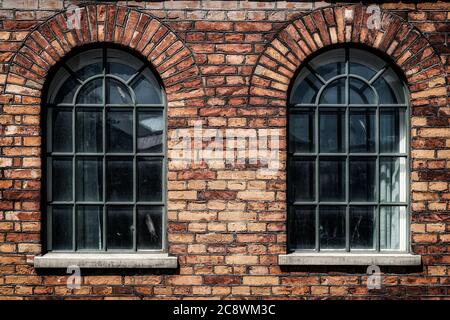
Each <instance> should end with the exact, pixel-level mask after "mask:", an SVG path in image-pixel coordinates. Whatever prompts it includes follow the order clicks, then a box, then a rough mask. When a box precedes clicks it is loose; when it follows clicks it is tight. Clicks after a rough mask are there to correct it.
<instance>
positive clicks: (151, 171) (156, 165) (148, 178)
mask: <svg viewBox="0 0 450 320" xmlns="http://www.w3.org/2000/svg"><path fill="white" fill-rule="evenodd" d="M162 169H163V161H162V159H160V158H153V159H152V158H141V159H139V160H138V185H139V187H138V188H139V200H140V201H162Z"/></svg>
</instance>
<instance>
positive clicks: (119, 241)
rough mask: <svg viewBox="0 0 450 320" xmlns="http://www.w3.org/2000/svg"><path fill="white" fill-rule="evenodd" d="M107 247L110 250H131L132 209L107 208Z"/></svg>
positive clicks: (124, 207) (127, 207) (132, 231)
mask: <svg viewBox="0 0 450 320" xmlns="http://www.w3.org/2000/svg"><path fill="white" fill-rule="evenodd" d="M107 215H108V224H107V226H106V230H107V239H108V240H107V247H108V250H110V249H113V250H114V249H122V250H127V249H133V233H134V227H133V207H129V206H110V207H108V213H107Z"/></svg>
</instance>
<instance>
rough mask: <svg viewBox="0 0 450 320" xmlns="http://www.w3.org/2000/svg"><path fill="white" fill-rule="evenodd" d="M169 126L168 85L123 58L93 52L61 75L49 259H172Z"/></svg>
mask: <svg viewBox="0 0 450 320" xmlns="http://www.w3.org/2000/svg"><path fill="white" fill-rule="evenodd" d="M165 117H166V109H165V96H164V93H163V89H162V86H161V85H160V84H159V82H158V81H157V79H156V77H155V76H154V74H153V72H152V71H151V69H150V68H149V67H148V66H147V64H146V63H144V62H143V61H141V60H140V59H138V58H136V57H134V56H132V55H130V54H128V53H126V52H124V51H122V50H118V49H115V48H106V47H102V48H96V49H91V50H86V51H83V52H82V53H80V54H78V55H76V56H74V57H72V58H71V59H69V60H67V61H66V62H65V63H64V64H63V65H62V66H61V67H60V68H59V69H58V71H57V72H56V74H55V76H54V78H53V81H52V82H51V83H50V86H49V91H48V95H47V137H48V139H46V140H47V146H46V161H47V169H46V170H47V181H48V183H47V240H48V241H47V246H48V250H49V251H64V252H65V251H71V252H72V251H82V252H90V251H93V252H105V251H108V252H112V251H120V252H135V251H157V252H160V251H164V249H165V247H166V215H165V184H166V182H165V175H166V174H165V172H166V169H165V168H166V157H165V153H166V146H165V135H166V125H165ZM86 126H87V127H89V128H86Z"/></svg>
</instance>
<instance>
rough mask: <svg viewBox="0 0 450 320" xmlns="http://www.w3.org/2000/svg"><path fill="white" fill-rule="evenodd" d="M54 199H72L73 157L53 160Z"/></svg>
mask: <svg viewBox="0 0 450 320" xmlns="http://www.w3.org/2000/svg"><path fill="white" fill-rule="evenodd" d="M51 181H52V200H53V201H71V200H72V190H73V189H72V158H53V160H52V180H51Z"/></svg>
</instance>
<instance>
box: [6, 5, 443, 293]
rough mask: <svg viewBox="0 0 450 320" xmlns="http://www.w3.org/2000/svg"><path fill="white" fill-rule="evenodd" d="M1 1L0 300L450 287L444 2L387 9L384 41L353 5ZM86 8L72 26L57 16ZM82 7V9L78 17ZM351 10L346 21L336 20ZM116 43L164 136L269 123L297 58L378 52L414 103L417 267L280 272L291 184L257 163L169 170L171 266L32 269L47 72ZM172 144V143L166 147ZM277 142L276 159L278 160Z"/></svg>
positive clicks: (278, 119) (277, 121)
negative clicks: (370, 276) (85, 50)
mask: <svg viewBox="0 0 450 320" xmlns="http://www.w3.org/2000/svg"><path fill="white" fill-rule="evenodd" d="M99 2H101V1H97V2H96V3H97V4H92V3H89V2H86V1H64V2H63V1H59V0H0V125H1V128H0V296H1V297H0V298H10V299H23V298H38V297H41V298H45V297H49V296H60V297H66V298H86V297H89V298H100V299H103V298H127V299H151V298H164V297H166V298H186V297H198V298H202V297H203V298H204V297H219V298H229V297H234V298H240V297H252V298H280V299H287V298H304V297H306V298H313V299H314V298H324V297H328V298H352V299H379V298H405V297H408V298H414V297H425V296H427V297H435V298H439V297H446V296H448V295H449V293H450V292H449V291H450V277H449V273H450V252H449V249H450V207H449V201H450V191H449V181H450V170H449V169H450V161H449V159H450V129H449V117H450V107H449V102H450V100H449V98H448V92H449V76H448V72H449V70H450V67H449V60H450V49H449V47H448V36H449V32H450V24H449V20H450V4H449V3H446V2H433V3H418V4H414V3H399V2H386V3H384V4H382V5H381V8H382V24H381V29H380V30H379V31H373V30H368V29H367V28H366V27H365V25H366V23H365V22H366V21H367V19H368V13H367V12H366V7H362V6H360V5H358V4H347V5H341V4H328V3H326V2H304V1H299V2H290V1H273V2H263V1H165V2H161V1H152V2H150V1H119V2H114V3H112V2H109V3H108V2H101V3H99ZM70 3H76V4H78V5H83V11H82V12H83V19H82V28H81V30H78V31H76V30H75V31H74V30H69V29H68V28H67V25H66V23H65V21H66V20H65V10H64V9H65V8H66V7H67V6H68V5H69V4H70ZM84 3H87V4H88V5H87V6H84ZM345 9H347V10H351V12H352V14H351V15H350V16H347V15H345V14H344V10H345ZM92 42H115V43H119V44H122V45H124V46H127V47H130V48H132V49H133V50H135V51H136V52H138V53H140V54H141V55H143V56H145V57H146V58H147V59H148V61H149V62H150V63H151V64H153V65H154V66H155V68H156V70H157V71H158V73H159V74H160V76H161V78H162V80H163V83H164V86H165V90H166V93H167V99H168V124H169V134H170V133H171V132H172V131H173V130H174V129H175V128H183V127H186V128H188V127H191V126H192V124H193V121H195V120H201V121H202V123H203V127H204V128H221V129H223V128H237V129H239V128H258V129H264V128H279V129H280V130H281V132H282V137H283V139H282V141H284V140H285V139H284V137H285V124H286V118H285V114H286V108H285V106H286V91H287V88H288V86H289V83H290V81H291V79H292V77H293V75H294V73H295V71H296V70H297V69H298V67H299V66H300V64H301V62H302V61H303V60H304V59H305V57H307V56H308V55H310V54H311V53H313V52H315V51H316V50H318V49H320V48H321V47H325V46H327V45H329V44H332V43H344V42H355V43H362V44H364V45H366V46H369V47H373V48H375V49H377V50H379V51H381V52H385V53H387V54H388V55H389V56H391V57H392V59H393V60H394V61H395V62H396V64H397V65H398V66H399V68H400V69H401V70H403V72H404V74H405V76H406V78H407V84H408V87H409V91H410V94H411V107H412V110H411V113H412V116H411V142H410V145H411V158H412V161H411V164H410V166H411V176H410V180H411V216H412V218H411V219H412V222H411V239H412V240H411V241H412V248H413V252H414V253H416V254H420V255H422V261H423V264H422V266H420V267H389V268H382V273H383V280H382V282H383V286H382V289H380V290H370V291H369V290H368V289H367V287H366V279H367V276H366V275H365V271H366V270H365V268H358V267H345V266H341V267H317V266H316V267H313V266H311V267H280V266H279V265H278V264H277V259H278V258H277V256H278V254H282V253H285V252H286V202H285V198H286V182H285V172H284V169H285V168H284V161H283V162H282V163H283V167H282V168H281V171H280V172H279V174H278V175H276V176H275V177H273V176H272V177H268V176H264V175H261V174H260V173H259V172H258V171H257V166H254V165H239V166H225V165H223V164H221V163H217V164H211V163H209V164H205V163H201V164H198V165H197V166H196V167H193V168H191V169H190V170H182V169H180V168H178V167H177V166H176V165H175V164H174V163H172V162H171V161H169V172H168V180H169V182H168V219H169V224H168V242H169V252H170V254H172V255H175V256H178V258H179V268H178V269H177V270H174V271H169V272H167V271H162V270H157V269H156V270H128V271H124V270H107V271H104V272H103V271H93V270H82V273H83V281H82V286H81V288H80V289H75V290H70V289H68V288H67V287H66V279H67V276H66V275H65V273H64V270H62V271H61V270H58V271H52V272H40V271H39V272H38V271H36V270H35V269H34V268H33V257H34V256H35V255H39V254H41V253H42V241H43V239H44V237H43V235H42V230H41V223H42V212H41V210H40V189H41V185H42V184H41V178H42V177H41V158H40V156H41V154H42V150H41V138H40V134H41V119H40V112H41V106H40V104H41V94H42V92H41V89H42V86H43V85H44V83H45V81H46V76H47V73H48V71H49V69H50V68H51V67H52V66H54V65H55V64H56V63H57V61H59V60H60V59H61V58H62V57H63V56H65V55H66V54H67V53H68V52H70V51H71V50H72V48H74V47H78V46H81V45H84V44H88V43H92ZM172 147H173V146H171V145H169V149H171V148H172ZM285 158H286V154H285V146H284V143H282V150H281V159H283V160H284V159H285Z"/></svg>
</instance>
